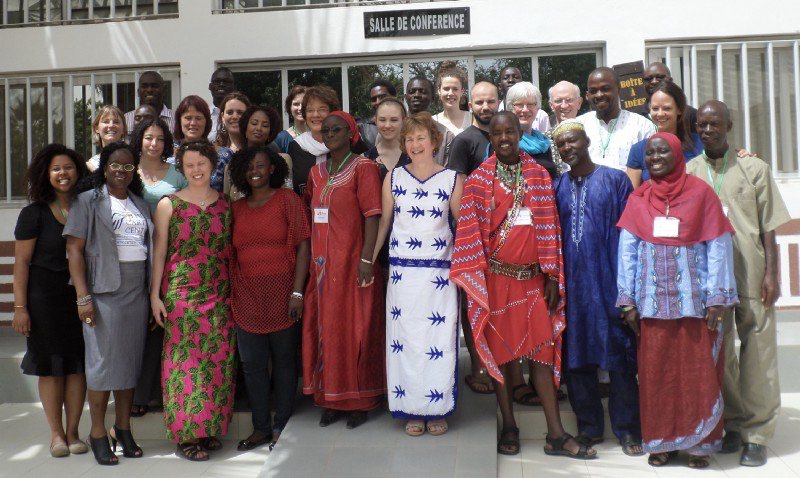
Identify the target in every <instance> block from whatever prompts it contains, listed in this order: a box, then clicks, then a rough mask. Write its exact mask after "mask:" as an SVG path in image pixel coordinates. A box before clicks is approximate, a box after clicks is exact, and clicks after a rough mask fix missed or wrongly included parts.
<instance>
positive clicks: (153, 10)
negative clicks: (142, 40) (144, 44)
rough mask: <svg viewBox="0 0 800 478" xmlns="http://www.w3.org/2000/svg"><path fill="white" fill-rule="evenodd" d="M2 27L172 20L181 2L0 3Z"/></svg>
mask: <svg viewBox="0 0 800 478" xmlns="http://www.w3.org/2000/svg"><path fill="white" fill-rule="evenodd" d="M0 6H1V7H2V15H1V16H0V28H6V27H26V26H40V25H63V24H70V23H87V22H89V23H91V22H102V21H116V20H125V19H136V20H142V19H147V18H165V17H167V18H169V17H176V16H177V14H178V0H0Z"/></svg>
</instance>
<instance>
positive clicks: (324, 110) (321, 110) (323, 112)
mask: <svg viewBox="0 0 800 478" xmlns="http://www.w3.org/2000/svg"><path fill="white" fill-rule="evenodd" d="M330 112H331V110H330V109H329V108H317V109H315V110H306V116H309V115H313V114H317V115H326V114H328V113H330Z"/></svg>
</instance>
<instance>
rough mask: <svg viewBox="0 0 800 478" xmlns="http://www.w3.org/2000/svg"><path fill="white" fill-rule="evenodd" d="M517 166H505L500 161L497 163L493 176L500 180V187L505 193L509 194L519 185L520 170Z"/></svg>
mask: <svg viewBox="0 0 800 478" xmlns="http://www.w3.org/2000/svg"><path fill="white" fill-rule="evenodd" d="M519 165H520V163H517V164H505V163H502V162H500V161H498V162H497V167H496V168H495V176H496V177H497V179H499V180H500V185H501V186H502V187H503V189H505V190H506V192H511V191H513V190H514V189H516V187H517V186H518V185H519V176H520V171H521V170H522V168H520V167H519Z"/></svg>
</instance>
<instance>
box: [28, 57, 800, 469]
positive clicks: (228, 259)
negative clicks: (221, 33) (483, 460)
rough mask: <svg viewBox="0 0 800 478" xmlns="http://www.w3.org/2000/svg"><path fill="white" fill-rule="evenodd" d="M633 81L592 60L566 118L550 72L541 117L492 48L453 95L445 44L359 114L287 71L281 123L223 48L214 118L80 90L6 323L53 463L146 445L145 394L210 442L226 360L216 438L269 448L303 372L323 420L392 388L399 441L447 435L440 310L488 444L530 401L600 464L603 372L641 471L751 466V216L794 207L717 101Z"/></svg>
mask: <svg viewBox="0 0 800 478" xmlns="http://www.w3.org/2000/svg"><path fill="white" fill-rule="evenodd" d="M645 79H646V84H647V90H648V94H649V101H648V108H649V111H650V113H649V115H647V116H645V115H638V114H636V113H631V112H629V111H626V110H622V109H621V108H620V102H619V88H620V86H619V81H618V79H617V77H616V74H615V73H614V71H613V70H612V69H610V68H606V67H601V68H597V69H596V70H594V71H593V72H592V73H591V74H590V75H589V77H588V80H587V91H586V94H585V98H586V100H587V101H588V102H589V103H590V105H591V106H592V111H590V112H588V113H585V114H583V115H581V116H578V112H579V109H580V106H581V102H582V97H581V94H580V89H579V87H578V86H576V85H574V84H572V83H569V82H566V81H562V82H559V83H557V84H556V85H554V86H553V87H552V88H550V90H549V92H548V93H549V95H548V98H549V104H550V107H551V109H552V110H553V115H552V116H548V115H547V114H546V113H544V112H543V110H542V108H541V105H542V94H541V92H540V91H539V89H538V88H537V87H536V86H535V85H533V84H531V83H530V82H525V81H522V75H521V73H520V71H519V70H518V69H517V68H515V67H513V66H512V67H507V68H505V69H503V70H502V72H501V75H500V79H499V84H500V88H498V87H497V86H495V85H494V84H492V83H489V82H478V83H477V84H475V85H474V86H473V87H472V89H471V91H470V95H469V101H468V108H467V111H464V110H463V109H462V108H461V106H460V105H461V104H462V102H463V98H464V97H465V94H466V93H465V92H466V90H467V87H468V85H467V77H466V75H465V74H464V72H463V71H462V70H460V69H459V68H458V67H457V66H456V65H455V64H454V63H452V62H445V63H444V64H442V65H441V67H440V69H439V72H438V75H437V78H436V82H435V83H434V82H432V81H431V80H429V79H427V78H423V77H415V78H412V79H411V80H410V81H409V83H408V85H407V86H406V94H405V102H403V101H402V100H401V99H400V98H398V97H397V95H396V93H397V92H396V90H395V87H394V86H393V85H392V83H390V82H388V81H386V80H383V79H378V80H376V81H375V82H374V83H373V84H372V85H371V87H370V89H369V95H370V100H371V102H372V105H373V108H374V117H372V118H365V119H361V120H358V121H357V120H356V119H355V118H353V117H352V116H351V115H349V114H348V113H346V112H343V111H342V110H341V106H340V103H339V98H338V97H337V95H336V93H335V92H334V91H333V90H332V89H331V88H329V87H327V86H311V87H302V86H297V87H295V88H293V89H292V90H291V91H290V94H289V96H288V97H287V98H286V101H285V108H286V110H287V112H289V115H290V118H291V126H290V127H289V128H288V129H286V130H281V128H280V126H279V125H280V115H279V114H278V113H277V112H276V111H275V109H273V108H271V107H268V106H261V105H253V104H251V103H250V101H249V99H248V98H247V97H246V96H245V95H243V94H242V93H240V92H237V91H235V81H234V77H233V75H232V73H231V72H230V70H227V69H226V68H220V69H218V70H216V71H215V72H214V74H213V75H212V78H211V81H210V82H209V91H210V92H211V96H212V98H213V108H209V105H208V104H207V103H206V102H205V101H204V100H203V99H202V98H201V97H199V96H187V97H186V98H184V99H183V100H182V101H181V102H180V104H179V105H178V107H177V108H176V110H175V112H172V111H171V110H170V109H169V108H167V107H166V106H165V105H164V104H163V100H162V96H163V80H162V79H161V77H160V76H159V75H158V73H156V72H146V73H144V74H142V75H141V76H140V78H139V89H138V94H139V99H140V103H141V105H140V107H139V108H137V109H136V110H134V111H131V112H128V113H126V114H123V113H122V112H121V111H120V110H119V109H117V108H116V107H113V106H104V107H102V108H101V109H99V110H98V113H97V116H96V118H95V121H94V123H93V132H94V135H95V137H94V139H95V142H96V144H97V146H98V147H99V148H100V150H101V152H100V154H99V155H98V156H96V157H93V158H91V159H90V160H89V161H87V162H84V161H83V159H82V158H81V157H80V156H79V155H78V154H77V153H75V152H74V151H72V150H70V149H68V148H66V147H64V146H61V145H49V146H47V147H45V148H44V149H43V150H42V151H40V152H39V153H38V154H37V155H36V156H35V157H34V158H33V159H32V161H31V165H30V168H29V171H28V182H29V199H30V202H31V204H30V205H29V206H27V207H25V208H24V209H23V210H22V212H21V213H20V216H19V220H18V223H17V227H16V230H15V236H16V239H17V246H16V262H15V270H14V295H15V315H14V322H13V325H14V328H15V330H17V331H18V332H20V333H22V334H24V335H26V336H27V337H28V338H27V340H28V351H27V353H26V355H25V359H24V360H23V363H22V369H23V373H25V374H30V375H38V376H39V390H40V398H41V401H42V404H43V406H44V409H45V413H46V416H47V419H48V423H49V425H50V429H51V435H52V440H51V445H50V452H51V454H52V455H53V456H66V455H69V454H71V453H73V454H80V453H86V452H87V451H88V449H89V448H91V450H92V452H93V454H94V456H95V459H96V460H97V462H98V463H100V464H104V465H113V464H117V463H118V461H119V459H118V457H117V456H116V454H115V453H114V451H116V448H117V445H118V444H119V445H121V447H122V452H123V456H124V457H129V458H136V457H141V456H143V451H142V449H141V448H140V447H139V446H138V445H137V443H136V441H135V439H134V438H133V435H132V432H131V417H132V416H141V415H143V414H144V413H146V412H147V411H148V407H149V406H150V405H151V404H152V403H153V402H154V400H155V401H156V402H157V401H161V402H162V403H163V410H164V419H165V425H166V435H167V438H168V439H170V440H173V441H174V442H176V444H177V449H176V453H178V454H179V455H180V456H183V457H185V458H187V459H189V460H192V461H203V460H208V459H209V457H210V454H211V453H212V452H214V451H215V450H218V449H220V448H221V447H222V442H221V441H220V437H221V436H224V435H225V434H226V433H227V427H228V424H229V422H230V419H231V415H232V406H233V398H234V387H235V380H236V362H237V360H238V361H240V362H241V365H242V372H243V377H244V385H245V388H246V391H247V395H248V399H249V402H250V407H251V409H252V425H253V432H252V434H251V435H250V436H249V437H248V438H246V439H245V440H242V441H241V442H239V444H238V448H239V449H240V450H249V449H252V448H255V447H258V446H262V445H265V444H271V445H274V444H275V443H276V441H277V439H278V437H279V436H280V434H281V432H282V430H283V429H284V427H285V426H286V424H287V422H288V420H289V418H290V416H291V414H292V410H293V407H294V401H295V395H296V389H297V377H298V372H299V371H302V390H303V393H304V394H307V395H312V396H313V400H314V403H315V404H316V405H317V406H319V407H320V408H321V409H322V414H321V418H320V422H319V425H320V426H323V427H327V426H330V425H332V424H334V423H335V422H336V421H338V420H339V419H342V418H345V417H346V425H347V428H356V427H358V426H360V425H362V424H363V423H365V422H366V421H367V419H368V412H369V411H370V410H373V409H376V408H378V407H380V406H381V405H382V404H384V403H387V406H388V409H389V410H390V412H391V414H392V416H393V417H395V418H398V419H402V420H404V421H405V432H406V433H407V434H408V435H411V436H418V435H422V434H424V433H426V432H427V433H429V434H431V435H441V434H443V433H446V432H447V430H448V423H447V418H448V417H449V416H450V415H451V414H452V413H453V412H454V411H455V410H456V406H457V402H458V396H457V395H458V390H459V386H458V385H459V384H458V375H457V373H456V369H457V356H458V353H459V333H458V324H459V322H460V323H461V324H462V330H463V333H464V337H465V341H466V344H467V349H468V351H469V353H470V358H471V362H472V363H471V369H472V370H471V373H470V374H468V375H467V376H466V377H465V383H466V384H467V386H468V387H469V388H470V389H472V390H473V391H474V392H476V393H494V394H496V396H497V402H498V405H499V408H500V412H501V416H502V430H501V433H500V436H499V440H498V445H497V450H498V453H502V454H517V453H519V451H520V440H519V429H518V427H517V424H516V422H515V419H514V414H513V404H514V403H518V404H522V405H541V406H542V407H543V409H544V413H545V418H546V421H547V436H546V444H545V450H544V451H545V453H546V454H548V455H556V456H567V457H571V458H578V459H592V458H596V457H597V452H596V450H595V449H594V448H593V445H596V444H597V443H600V442H602V441H603V439H604V438H603V437H604V430H603V426H604V410H603V406H602V402H601V392H600V388H601V387H600V383H599V382H600V381H607V382H608V388H609V402H608V407H609V415H610V419H611V426H612V431H613V433H614V435H615V437H616V438H617V439H618V440H619V443H620V445H621V447H622V450H623V452H624V453H625V454H627V455H631V456H638V455H643V454H645V453H649V455H650V456H649V458H648V462H649V463H650V464H651V465H653V466H662V465H665V464H666V463H668V462H669V461H670V460H671V459H673V458H674V457H675V456H676V454H677V452H678V451H679V450H680V451H685V452H687V453H688V454H689V461H688V464H689V466H691V467H696V468H702V467H706V466H708V464H709V455H710V454H712V453H714V452H717V451H720V450H722V451H724V452H738V451H739V450H742V456H741V463H742V464H743V465H749V466H758V465H762V464H763V463H765V461H766V453H765V447H764V445H765V443H766V442H767V441H768V440H769V439H770V438H771V437H772V434H773V433H774V427H775V422H776V419H777V414H778V411H779V409H780V392H779V386H778V382H777V363H776V337H775V318H774V311H773V308H772V306H773V304H774V302H775V300H776V299H777V296H778V285H777V250H776V244H775V232H774V231H775V229H776V228H777V227H778V226H780V225H781V224H783V223H784V222H786V221H788V220H789V215H788V212H787V211H786V207H785V206H784V204H783V202H782V200H781V198H780V195H779V193H778V191H777V189H776V185H775V183H774V181H773V179H772V177H771V174H770V171H769V168H768V166H767V165H766V163H765V162H764V161H762V160H761V159H759V158H757V157H755V156H752V155H750V153H749V152H747V151H741V150H739V151H737V150H735V149H732V147H731V146H730V145H729V144H728V140H727V134H728V132H729V131H730V130H731V128H732V122H731V117H730V112H729V111H728V109H727V107H726V106H725V104H723V103H721V102H719V101H709V102H707V103H704V104H703V105H701V106H700V108H699V109H698V110H693V109H690V107H689V106H688V105H687V102H686V98H685V96H684V94H683V92H682V91H681V89H680V87H678V86H677V85H675V84H674V83H673V82H672V81H671V78H670V76H669V71H668V70H667V69H666V67H665V66H664V65H662V64H653V65H650V66H649V67H648V70H647V74H646V78H645ZM435 93H438V95H439V98H440V100H441V103H442V106H443V108H444V110H443V111H442V112H441V113H439V114H437V115H435V116H432V115H431V114H430V112H429V111H428V110H429V109H430V105H431V100H432V98H433V95H434V94H435ZM501 95H502V96H501ZM129 132H130V134H129ZM90 171H91V172H90ZM626 173H627V174H626ZM459 318H460V319H461V320H460V321H459ZM736 333H738V336H739V338H740V340H741V349H740V350H741V352H740V355H739V356H737V355H736V351H735V348H734V334H736ZM298 347H300V348H301V350H302V353H301V354H300V357H301V360H300V361H301V363H300V364H298V363H297V362H298V360H297V358H298V353H297V350H298ZM237 351H238V354H237V353H236V352H237ZM237 355H238V359H237ZM525 362H526V363H527V364H528V367H529V378H528V380H526V379H525V377H524V375H523V371H524V365H525ZM562 384H564V385H565V386H566V391H567V394H568V398H569V401H570V404H571V406H572V409H573V411H574V412H575V414H576V416H577V419H578V420H577V421H578V430H577V434H576V435H575V436H573V435H571V434H569V433H567V432H566V431H565V430H564V427H563V425H562V423H561V419H560V414H559V403H558V402H559V400H560V399H562V398H563V392H562V391H561V390H560V387H561V385H562ZM87 390H88V402H89V409H90V417H91V421H92V423H91V431H90V434H89V438H88V445H89V447H87V446H86V443H84V442H83V441H82V440H81V439H80V437H79V436H78V421H79V418H80V415H81V411H82V407H83V403H84V401H85V397H86V395H87ZM112 391H113V393H114V400H115V421H114V424H113V426H112V427H111V428H110V429H107V428H106V424H105V414H106V408H107V405H108V400H109V395H110V393H111V392H112ZM387 399H388V402H387ZM273 410H274V417H273ZM64 413H66V426H64V421H63V418H62V416H63V414H64ZM109 438H110V440H111V443H110V444H109ZM112 446H113V451H112Z"/></svg>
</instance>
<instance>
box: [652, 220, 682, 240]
mask: <svg viewBox="0 0 800 478" xmlns="http://www.w3.org/2000/svg"><path fill="white" fill-rule="evenodd" d="M680 223H681V220H680V219H678V218H677V217H657V218H655V220H654V221H653V237H678V225H679V224H680Z"/></svg>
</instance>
